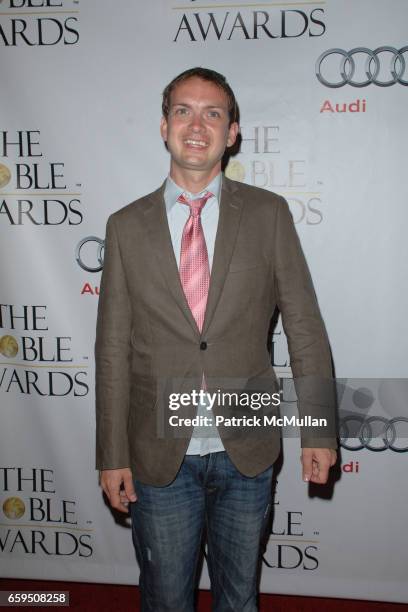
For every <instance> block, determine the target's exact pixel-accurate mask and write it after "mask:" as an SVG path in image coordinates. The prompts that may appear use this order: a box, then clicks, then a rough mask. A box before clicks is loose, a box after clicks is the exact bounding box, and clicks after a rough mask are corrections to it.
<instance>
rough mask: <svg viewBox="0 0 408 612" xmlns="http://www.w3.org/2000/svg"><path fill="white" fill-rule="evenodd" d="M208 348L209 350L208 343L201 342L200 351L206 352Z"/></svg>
mask: <svg viewBox="0 0 408 612" xmlns="http://www.w3.org/2000/svg"><path fill="white" fill-rule="evenodd" d="M206 348H207V343H206V342H201V343H200V350H201V351H205V350H206Z"/></svg>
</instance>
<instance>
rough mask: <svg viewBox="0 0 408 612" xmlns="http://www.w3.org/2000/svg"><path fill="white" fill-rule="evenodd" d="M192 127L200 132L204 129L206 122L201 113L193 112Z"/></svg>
mask: <svg viewBox="0 0 408 612" xmlns="http://www.w3.org/2000/svg"><path fill="white" fill-rule="evenodd" d="M190 127H191V128H192V130H194V131H196V132H199V131H201V130H202V129H203V127H204V122H203V118H202V116H201V113H192V115H191V122H190Z"/></svg>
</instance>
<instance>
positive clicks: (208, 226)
mask: <svg viewBox="0 0 408 612" xmlns="http://www.w3.org/2000/svg"><path fill="white" fill-rule="evenodd" d="M237 119H238V108H237V103H236V101H235V97H234V94H233V92H232V90H231V88H230V86H229V85H228V83H227V82H226V80H225V77H223V76H222V75H220V74H218V73H216V72H214V71H212V70H207V69H204V68H194V69H191V70H188V71H186V72H184V73H182V74H181V75H179V76H178V77H176V78H175V79H174V80H173V81H172V82H171V83H170V84H169V85H168V86H167V87H166V89H165V90H164V93H163V117H162V120H161V135H162V138H163V141H164V142H165V144H166V147H167V149H168V151H169V153H170V158H171V162H170V173H169V177H168V178H167V179H166V181H165V182H164V184H163V185H162V186H161V187H160V188H159V189H158V190H157V191H155V192H154V193H152V194H150V195H148V196H146V197H144V198H141V199H140V200H138V201H136V202H134V203H132V204H130V205H129V206H127V207H125V208H123V209H121V210H119V211H117V212H116V213H114V214H113V215H111V217H110V218H109V220H108V224H107V233H106V250H105V262H104V270H103V275H102V282H101V291H100V298H99V310H98V324H97V338H96V393H97V398H96V401H97V404H96V408H97V468H98V469H99V470H100V471H101V472H100V474H101V475H100V483H101V486H102V488H103V490H104V492H105V493H106V495H107V497H108V499H109V501H110V504H111V506H112V507H113V508H115V509H117V510H120V511H123V512H127V510H128V504H129V503H130V505H131V514H132V529H133V538H134V543H135V547H136V552H137V557H138V561H139V565H140V570H141V575H140V587H141V596H142V610H144V611H149V612H150V611H152V612H161V611H164V610H166V611H170V610H172V611H174V612H184V611H186V612H191V611H192V610H193V605H194V604H193V601H194V595H193V588H194V579H195V572H196V567H197V559H198V555H199V550H200V542H201V538H202V534H203V530H204V528H206V535H207V544H208V566H209V573H210V578H211V587H212V594H213V598H214V608H213V609H214V610H215V611H216V612H226V611H227V610H228V611H233V612H254V611H255V610H256V609H257V608H256V585H257V568H258V566H259V549H260V541H261V538H262V534H263V532H264V529H265V525H266V521H267V518H268V512H269V508H270V494H271V478H272V464H273V462H274V461H275V459H276V457H277V456H278V454H279V449H280V440H279V432H278V431H277V429H276V427H272V426H267V427H263V431H262V435H261V434H259V436H258V435H257V434H254V432H253V430H250V428H249V427H245V426H244V427H239V428H236V429H238V430H237V431H236V432H233V433H232V434H231V433H230V432H229V431H227V430H228V428H227V427H223V426H222V425H220V426H219V427H218V429H217V427H214V418H211V419H210V420H209V423H208V432H209V433H208V435H205V434H204V435H203V434H202V428H201V429H200V427H198V426H197V425H198V423H196V422H194V421H193V419H194V417H195V416H197V415H198V416H204V415H205V414H207V416H208V415H211V417H214V416H215V417H217V416H221V415H222V414H223V408H224V407H223V406H222V405H220V403H218V404H213V405H211V406H209V405H208V404H206V403H205V401H204V400H205V395H204V396H202V395H200V401H199V402H198V407H197V403H194V402H192V401H191V402H190V403H188V402H187V403H184V404H182V402H180V408H179V410H178V411H177V412H178V414H177V417H178V418H179V419H180V421H179V422H183V423H184V425H182V426H181V427H180V428H179V429H180V431H181V433H180V431H179V433H178V434H175V433H174V432H170V429H171V427H169V422H170V416H171V415H169V410H168V408H169V406H168V405H166V400H165V399H163V398H168V394H167V395H166V394H165V393H164V390H167V389H168V388H169V385H170V387H171V389H177V390H178V391H179V392H180V391H185V390H187V391H188V392H189V393H190V397H193V392H195V393H196V395H197V394H199V393H201V392H204V393H207V392H208V397H209V396H210V391H216V390H217V388H218V389H219V388H220V387H222V388H223V389H231V387H234V385H235V386H236V388H237V389H240V391H242V390H245V389H252V390H253V389H258V388H261V389H262V390H265V389H268V390H275V391H276V390H277V381H276V377H275V374H274V372H273V368H272V367H271V363H270V355H269V353H268V350H267V333H268V328H269V324H270V320H271V317H272V315H273V312H274V310H275V307H276V306H278V307H279V310H280V312H281V314H282V318H283V324H284V329H285V332H286V335H287V338H288V344H289V351H290V355H291V363H292V369H293V373H294V377H295V378H296V379H298V381H299V382H298V386H297V389H298V395H299V391H300V394H301V395H302V397H303V398H304V399H302V398H300V397H299V410H300V412H301V413H302V414H309V413H311V414H312V415H317V414H319V416H321V415H322V414H324V415H326V416H327V417H329V418H331V417H332V416H333V405H329V404H330V402H329V401H328V402H326V399H327V397H326V396H327V395H329V396H330V392H329V393H326V392H321V389H322V388H326V382H325V381H327V379H330V377H331V359H330V351H329V346H328V341H327V338H326V333H325V330H324V326H323V323H322V320H321V317H320V314H319V310H318V306H317V303H316V298H315V295H314V291H313V287H312V284H311V280H310V277H309V274H308V270H307V266H306V264H305V261H304V257H303V254H302V251H301V247H300V244H299V241H298V238H297V235H296V231H295V229H294V226H293V221H292V218H291V216H290V213H289V210H288V207H287V204H286V202H285V201H284V200H283V198H281V197H279V196H277V195H275V194H272V193H269V192H267V191H264V190H260V189H257V188H254V187H250V186H248V185H244V184H240V183H235V182H234V181H230V180H228V179H227V178H226V177H224V176H223V175H222V174H221V159H222V157H223V155H224V153H225V150H226V148H228V147H231V146H232V145H233V144H234V143H235V141H236V138H237V135H238V130H239V127H238V123H237ZM215 381H216V382H215ZM231 381H232V382H231ZM242 381H244V382H242ZM254 381H255V382H254ZM265 385H266V386H265ZM203 398H204V399H203ZM322 398H323V399H324V401H322ZM209 408H212V410H208V409H209ZM197 409H198V412H197ZM234 410H235V413H236V414H238V411H237V410H238V407H237V406H232V407H230V409H229V412H228V415H229V416H231V415H233V414H235V413H234ZM249 412H251V410H250V409H249ZM272 413H273V409H272ZM172 414H174V413H172ZM239 414H242V411H240V412H239ZM188 418H190V421H188ZM183 419H184V421H183ZM186 419H187V420H186ZM193 426H194V427H193ZM336 446H337V444H336V439H335V437H334V434H333V433H332V432H330V431H328V433H325V431H320V430H319V433H314V432H313V431H312V430H311V428H304V430H303V432H302V447H303V448H302V455H301V462H302V466H303V478H304V480H305V481H311V482H315V483H320V484H324V483H325V482H326V481H327V477H328V471H329V468H330V466H331V465H333V464H334V463H335V460H336V452H335V450H334V449H335V448H336ZM122 487H123V489H122Z"/></svg>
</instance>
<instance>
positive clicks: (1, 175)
mask: <svg viewBox="0 0 408 612" xmlns="http://www.w3.org/2000/svg"><path fill="white" fill-rule="evenodd" d="M10 179H11V172H10V170H9V169H8V168H7V166H5V165H4V164H0V189H2V188H3V187H5V186H6V185H7V184H8V183H9V182H10Z"/></svg>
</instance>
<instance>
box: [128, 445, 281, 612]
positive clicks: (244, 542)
mask: <svg viewBox="0 0 408 612" xmlns="http://www.w3.org/2000/svg"><path fill="white" fill-rule="evenodd" d="M271 480H272V467H270V468H268V469H267V470H265V471H264V472H262V473H261V474H259V475H258V476H256V477H254V478H248V477H246V476H243V475H242V474H241V473H240V472H238V470H237V469H236V468H235V467H234V465H233V464H232V462H231V461H230V459H229V458H228V455H227V453H226V452H225V451H223V452H218V453H211V454H209V455H205V456H203V457H200V456H198V455H186V457H185V458H184V461H183V463H182V465H181V468H180V470H179V472H178V474H177V476H176V478H175V480H174V481H173V482H172V483H171V484H169V485H167V486H165V487H154V486H151V485H145V484H142V483H140V482H138V481H137V480H135V483H134V484H135V489H136V494H137V497H138V500H137V501H136V502H134V503H132V504H130V506H131V515H132V533H133V541H134V545H135V548H136V554H137V558H138V562H139V565H140V590H141V600H142V608H141V609H142V612H193V610H194V591H195V586H196V584H195V583H196V578H197V576H196V571H197V562H198V559H199V553H200V543H201V539H202V535H203V530H204V528H206V534H207V545H208V558H207V562H208V570H209V574H210V579H211V591H212V595H213V602H214V603H213V612H256V610H257V603H256V600H257V582H258V570H259V567H260V542H261V540H262V536H263V535H264V532H265V527H266V525H267V520H268V515H269V509H270V503H271Z"/></svg>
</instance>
